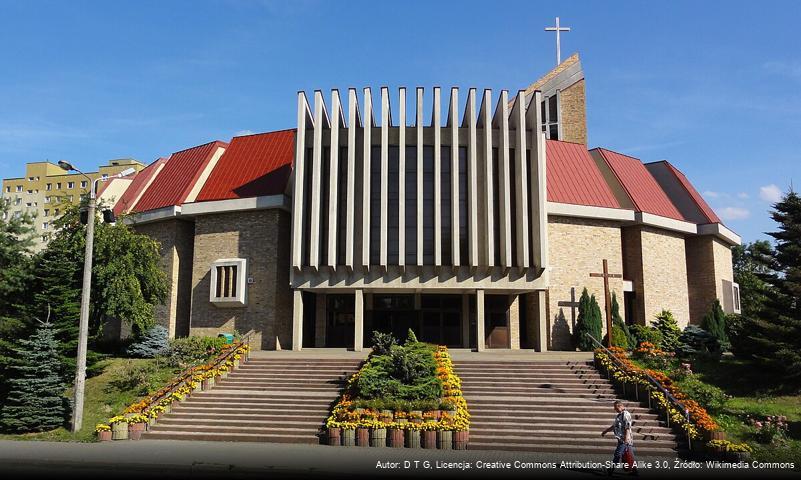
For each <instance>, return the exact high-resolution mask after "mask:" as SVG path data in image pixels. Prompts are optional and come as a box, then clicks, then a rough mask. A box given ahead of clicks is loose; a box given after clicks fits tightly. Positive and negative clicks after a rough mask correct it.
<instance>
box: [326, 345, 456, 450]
mask: <svg viewBox="0 0 801 480" xmlns="http://www.w3.org/2000/svg"><path fill="white" fill-rule="evenodd" d="M376 355H377V354H376V352H375V351H373V352H372V353H371V354H370V357H368V361H367V362H365V364H364V365H363V366H362V368H361V369H360V370H359V371H358V372H356V373H355V374H353V376H351V378H350V379H349V380H348V382H347V384H346V386H345V388H344V390H343V393H342V395H341V396H340V398H339V401H338V402H337V404H336V405H335V406H334V407H333V409H332V410H331V414H330V416H329V417H328V419H327V420H326V427H327V429H328V438H329V444H330V445H346V446H353V445H357V446H368V445H369V446H382V447H383V446H389V447H396V448H400V447H407V448H440V449H451V448H454V449H466V448H467V442H468V430H469V428H470V414H469V413H468V410H467V402H466V401H465V399H464V397H463V396H462V389H461V380H460V379H459V377H458V376H457V375H456V373H454V370H453V362H452V361H451V357H450V354H449V353H448V349H447V347H444V346H439V347H436V349H434V350H433V352H432V356H433V359H434V362H435V365H436V367H435V373H434V376H435V379H436V381H437V383H438V384H439V385H441V398H440V399H439V402H435V403H438V407H439V408H432V409H430V410H418V409H416V408H417V407H418V406H420V405H424V404H426V403H427V402H417V403H416V402H408V403H406V404H405V405H404V404H403V402H398V403H399V404H400V405H403V406H397V405H396V408H383V409H380V410H379V409H377V408H369V407H367V408H364V407H359V406H357V405H360V404H369V403H366V402H364V399H361V398H358V395H357V393H358V392H357V389H356V385H357V383H358V382H359V379H360V377H361V375H363V372H365V370H366V369H367V368H369V365H370V363H371V360H372V359H374V358H373V357H375V356H376ZM430 406H434V404H431V405H430ZM387 433H389V434H387Z"/></svg>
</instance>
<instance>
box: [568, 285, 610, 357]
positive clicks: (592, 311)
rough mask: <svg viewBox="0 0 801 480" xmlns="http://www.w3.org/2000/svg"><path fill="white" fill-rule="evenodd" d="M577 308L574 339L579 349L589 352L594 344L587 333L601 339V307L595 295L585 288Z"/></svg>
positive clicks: (593, 347)
mask: <svg viewBox="0 0 801 480" xmlns="http://www.w3.org/2000/svg"><path fill="white" fill-rule="evenodd" d="M578 310H579V311H578V319H577V320H576V331H575V333H574V341H575V343H576V345H577V346H578V349H579V350H581V351H584V352H589V351H592V350H594V349H595V344H594V343H593V342H592V340H591V339H590V338H589V337H588V336H587V334H590V335H592V336H593V337H595V339H596V340H598V341H601V335H602V328H603V327H602V324H601V322H602V320H601V307H599V306H598V301H597V300H596V299H595V295H592V296H590V294H589V292H587V289H586V288H585V289H584V290H582V292H581V298H580V299H579V307H578Z"/></svg>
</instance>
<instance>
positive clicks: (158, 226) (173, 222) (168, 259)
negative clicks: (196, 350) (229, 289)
mask: <svg viewBox="0 0 801 480" xmlns="http://www.w3.org/2000/svg"><path fill="white" fill-rule="evenodd" d="M134 229H135V230H136V231H137V232H139V233H142V234H144V235H147V236H149V237H150V238H152V239H154V240H156V241H157V242H159V244H161V261H160V265H161V268H162V269H163V270H164V272H165V273H166V274H167V280H168V281H169V282H170V286H171V288H170V292H169V295H168V296H167V300H166V301H165V302H164V305H157V306H156V308H155V317H156V323H158V324H160V325H163V326H164V327H166V328H167V331H168V332H169V334H170V338H174V337H176V336H178V337H182V336H186V335H189V317H190V310H191V297H192V283H191V278H192V256H193V245H194V244H193V237H194V231H195V226H194V224H193V223H192V222H188V221H184V220H178V219H175V218H171V219H167V220H161V221H158V222H152V223H145V224H137V225H134Z"/></svg>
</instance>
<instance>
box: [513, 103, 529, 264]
mask: <svg viewBox="0 0 801 480" xmlns="http://www.w3.org/2000/svg"><path fill="white" fill-rule="evenodd" d="M525 103H526V92H525V90H520V91H519V92H518V93H517V97H516V98H515V103H514V106H513V107H512V113H511V115H510V117H511V118H510V121H511V124H512V127H513V128H514V137H515V159H514V161H515V178H514V182H515V219H514V222H515V225H517V228H516V229H515V234H516V236H517V238H516V239H515V246H516V247H517V259H516V260H517V265H515V266H516V267H519V268H528V267H529V260H528V246H529V244H528V230H529V229H528V225H529V223H528V174H527V172H526V170H527V169H526V166H527V161H526V105H525Z"/></svg>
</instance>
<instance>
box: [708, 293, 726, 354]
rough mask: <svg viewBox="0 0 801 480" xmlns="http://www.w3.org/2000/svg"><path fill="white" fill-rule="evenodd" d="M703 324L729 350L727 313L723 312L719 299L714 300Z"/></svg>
mask: <svg viewBox="0 0 801 480" xmlns="http://www.w3.org/2000/svg"><path fill="white" fill-rule="evenodd" d="M701 326H702V327H703V329H704V330H706V331H707V332H709V333H711V334H712V335H714V336H715V338H717V340H718V343H719V344H720V346H721V347H722V348H723V349H724V350H729V348H730V345H729V338H728V336H727V335H726V314H725V313H723V307H721V306H720V301H719V300H718V299H715V301H714V302H712V307H711V308H710V309H709V312H707V314H706V315H704V319H703V322H702V323H701Z"/></svg>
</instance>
